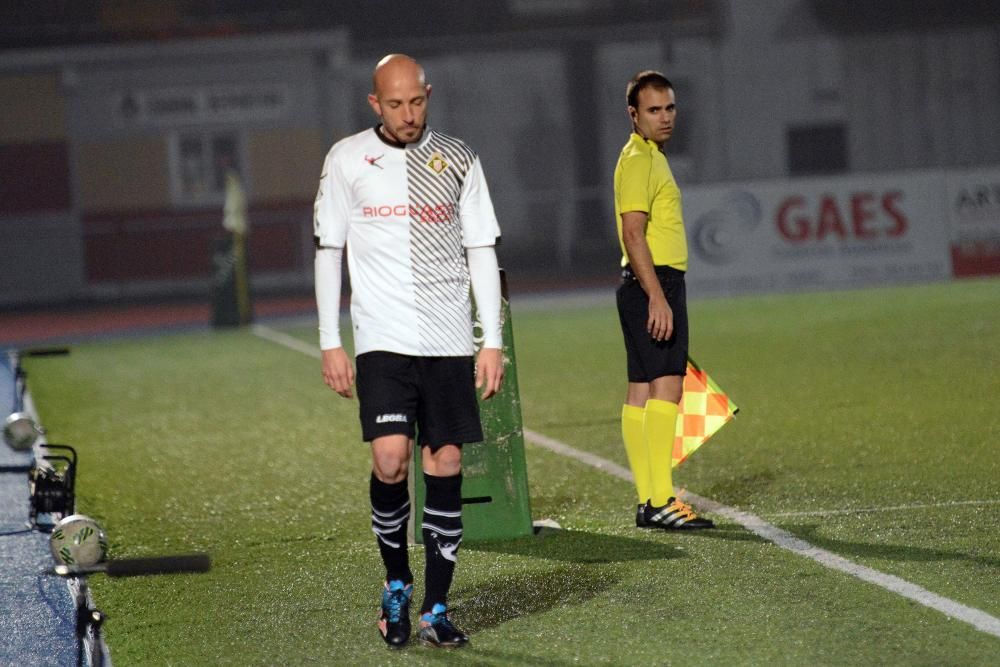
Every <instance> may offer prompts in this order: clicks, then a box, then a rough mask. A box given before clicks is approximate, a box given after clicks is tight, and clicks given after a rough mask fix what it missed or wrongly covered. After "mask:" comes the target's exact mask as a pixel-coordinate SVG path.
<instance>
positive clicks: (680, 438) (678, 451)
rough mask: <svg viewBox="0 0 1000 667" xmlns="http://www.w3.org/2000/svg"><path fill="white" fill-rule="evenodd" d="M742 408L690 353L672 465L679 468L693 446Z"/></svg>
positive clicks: (678, 414) (700, 443) (723, 424)
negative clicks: (737, 405)
mask: <svg viewBox="0 0 1000 667" xmlns="http://www.w3.org/2000/svg"><path fill="white" fill-rule="evenodd" d="M739 410H740V409H739V408H738V407H736V404H735V403H733V402H732V401H731V400H730V398H729V396H728V395H727V394H726V393H725V392H724V391H722V389H720V388H719V385H717V384H715V381H714V380H712V378H710V377H709V376H708V373H706V372H705V371H704V370H702V368H701V367H700V366H698V364H697V363H695V361H694V359H691V358H690V357H688V365H687V375H685V376H684V395H683V396H682V397H681V404H680V406H679V407H678V409H677V437H676V438H675V439H674V451H673V467H675V468H676V467H677V466H679V465H680V464H681V463H683V462H684V461H685V460H687V457H689V456H691V453H692V452H694V450H696V449H698V448H699V447H701V446H702V445H703V444H704V443H705V441H706V440H708V439H709V438H711V437H712V435H713V434H714V433H715V432H716V431H718V430H719V429H720V428H722V427H723V426H725V425H726V424H727V423H728V422H729V421H730V420H732V418H733V415H735V414H736V413H737V412H739Z"/></svg>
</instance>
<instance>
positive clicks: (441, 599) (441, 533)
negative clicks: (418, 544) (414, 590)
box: [420, 473, 462, 613]
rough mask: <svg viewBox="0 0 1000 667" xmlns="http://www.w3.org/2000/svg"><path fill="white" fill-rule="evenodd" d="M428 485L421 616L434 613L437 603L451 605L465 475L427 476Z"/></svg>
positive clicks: (459, 536)
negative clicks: (431, 610)
mask: <svg viewBox="0 0 1000 667" xmlns="http://www.w3.org/2000/svg"><path fill="white" fill-rule="evenodd" d="M424 483H425V484H426V485H427V499H426V502H425V503H424V522H423V526H422V527H421V528H422V530H423V536H424V550H425V553H426V560H425V562H426V567H425V570H424V577H425V585H424V602H423V605H422V606H421V607H420V613H423V612H425V611H430V609H431V608H432V607H433V606H434V605H435V604H436V603H437V604H442V605H447V599H448V589H450V588H451V580H452V578H453V577H454V574H455V563H457V562H458V545H459V544H461V543H462V473H459V474H457V475H453V476H451V477H435V476H434V475H428V474H427V473H424Z"/></svg>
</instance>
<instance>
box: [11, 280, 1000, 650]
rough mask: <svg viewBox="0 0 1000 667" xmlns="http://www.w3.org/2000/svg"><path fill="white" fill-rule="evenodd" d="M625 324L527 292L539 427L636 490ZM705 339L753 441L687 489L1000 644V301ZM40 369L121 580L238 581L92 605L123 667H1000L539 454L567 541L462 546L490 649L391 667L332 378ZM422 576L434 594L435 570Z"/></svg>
mask: <svg viewBox="0 0 1000 667" xmlns="http://www.w3.org/2000/svg"><path fill="white" fill-rule="evenodd" d="M612 303H613V302H612V298H611V295H610V293H609V295H608V299H607V301H606V302H603V303H599V304H596V305H588V306H580V305H577V306H570V305H565V306H553V307H546V308H544V309H542V308H535V307H531V306H530V305H528V303H527V300H526V302H525V304H524V305H523V306H521V305H519V303H518V296H517V295H516V294H515V295H514V297H513V305H514V332H515V344H516V350H517V358H518V374H519V379H520V388H521V398H522V403H523V416H524V423H525V426H526V427H527V428H529V429H532V430H534V431H538V432H541V433H543V434H545V435H547V436H549V437H552V438H555V439H558V440H560V441H563V442H565V443H567V444H570V445H572V446H573V447H576V448H577V449H580V450H584V451H587V452H592V453H594V454H597V455H599V456H602V457H605V458H607V459H610V460H612V461H615V462H617V463H619V464H620V465H623V466H625V465H627V464H626V459H625V454H624V450H623V448H622V446H621V444H620V438H619V422H618V416H619V412H620V407H621V400H622V397H623V394H624V359H623V352H622V345H621V342H620V339H619V335H620V334H619V332H618V325H617V320H616V315H615V312H614V308H613V305H612ZM691 322H692V343H693V345H692V354H693V356H694V357H695V358H696V359H697V360H698V361H699V362H700V363H701V364H702V365H703V366H704V367H705V368H706V369H707V370H708V371H709V372H710V373H711V374H712V376H713V377H714V378H715V379H716V380H717V381H718V382H719V384H721V385H722V387H723V388H725V389H726V390H728V391H729V392H730V394H731V395H732V396H733V398H734V400H735V401H736V402H737V403H738V404H739V406H740V407H741V414H740V415H739V416H738V417H737V418H736V420H735V421H734V422H733V423H731V424H729V425H727V426H726V427H725V428H724V429H722V431H720V432H719V433H718V434H717V435H716V437H715V438H713V439H712V440H711V441H710V442H709V443H708V444H706V445H705V446H704V447H703V448H702V449H700V450H699V451H698V452H696V453H695V454H694V455H693V456H692V458H691V459H690V460H689V461H688V462H686V463H685V464H684V465H683V466H682V467H681V468H680V469H678V470H677V471H675V477H674V479H675V483H676V484H677V485H678V486H682V487H686V488H688V489H690V490H691V491H693V492H695V493H697V494H699V495H701V496H706V497H709V498H712V499H714V500H716V501H719V502H721V503H724V504H727V505H730V506H735V507H738V508H740V509H743V510H746V511H749V512H752V513H754V514H756V515H758V516H761V517H763V518H765V519H766V520H768V521H770V522H771V523H773V524H775V525H777V526H779V527H781V528H783V529H785V530H788V531H790V532H791V533H793V534H794V535H796V536H798V537H800V538H803V539H805V540H807V541H809V542H811V543H812V544H814V545H816V546H818V547H821V548H823V549H826V550H829V551H832V552H834V553H836V554H838V555H840V556H843V557H844V558H847V559H850V560H852V561H854V562H856V563H859V564H862V565H866V566H868V567H871V568H875V569H877V570H880V571H882V572H885V573H887V574H891V575H895V576H898V577H901V578H903V579H905V580H907V581H910V582H913V583H915V584H918V585H919V586H922V587H924V588H926V589H928V590H930V591H932V592H934V593H937V594H938V595H942V596H945V597H947V598H950V599H952V600H955V601H957V602H960V603H962V604H964V605H968V606H970V607H974V608H977V609H980V610H982V611H985V612H987V613H988V614H991V615H993V616H1000V531H998V530H997V526H998V525H1000V486H998V480H1000V444H998V443H1000V417H998V411H997V397H998V396H1000V352H998V351H1000V281H997V280H968V281H959V282H953V283H948V284H937V285H925V286H911V287H900V288H886V289H873V290H867V291H850V292H837V293H821V294H796V295H781V296H764V297H743V298H739V299H711V300H701V301H695V302H694V303H693V304H692V305H691ZM286 332H287V333H291V334H293V335H295V336H297V337H300V338H301V339H302V340H304V341H307V342H310V343H312V342H313V341H315V339H316V336H315V334H314V332H313V330H312V329H311V328H309V327H299V328H292V327H289V328H286ZM25 365H26V366H27V369H28V371H29V373H30V380H29V382H30V388H31V390H32V392H33V395H34V399H35V402H36V404H37V405H38V409H39V411H40V414H41V418H42V421H43V423H44V424H45V426H46V427H47V428H48V431H49V440H50V441H51V442H57V443H58V442H63V443H67V444H71V445H74V446H75V447H77V449H78V450H79V454H80V461H81V462H80V469H79V474H78V478H77V484H78V488H77V496H78V510H79V511H82V512H85V513H87V514H90V515H92V516H94V517H95V518H97V519H98V520H99V521H101V522H102V524H103V525H104V527H105V529H106V530H107V532H108V535H109V538H110V551H111V554H112V555H113V556H116V557H136V556H150V555H158V554H169V553H183V552H189V551H195V550H204V551H208V552H210V553H211V555H212V557H213V564H214V567H213V569H212V571H211V572H209V573H206V574H202V575H171V576H160V577H142V578H131V579H108V578H105V577H103V576H100V575H97V576H93V577H91V578H90V579H91V582H90V583H91V588H92V590H93V592H94V595H95V597H96V600H97V604H98V606H99V607H100V608H101V609H102V610H103V611H104V612H105V613H106V614H107V617H108V621H107V623H106V625H105V626H104V629H105V634H106V639H107V642H108V644H109V647H110V650H111V655H112V659H113V660H114V662H115V664H116V665H147V664H149V665H275V664H282V665H300V664H302V665H308V664H318V665H341V664H343V665H360V664H365V665H368V664H389V665H392V664H399V665H402V664H408V665H412V664H475V665H664V664H678V665H730V664H760V665H765V664H768V665H769V664H782V665H802V664H814V665H822V664H849V665H858V664H865V665H873V664H879V665H886V664H898V665H945V664H954V665H986V664H996V661H997V658H998V656H1000V639H998V638H997V637H994V636H991V635H989V634H986V633H983V632H980V631H977V630H976V629H974V628H973V627H972V626H970V625H968V624H967V623H964V622H962V621H959V620H955V619H951V618H949V617H948V616H946V615H944V614H942V613H940V612H938V611H935V610H932V609H928V608H926V607H923V606H921V605H919V604H916V603H914V602H911V601H909V600H906V599H904V598H902V597H899V596H898V595H896V594H893V593H890V592H888V591H886V590H884V589H882V588H879V587H876V586H873V585H871V584H868V583H865V582H863V581H861V580H859V579H856V578H854V577H851V576H848V575H846V574H843V573H840V572H835V571H832V570H829V569H826V568H824V567H822V566H821V565H819V564H817V563H816V562H813V561H811V560H808V559H805V558H802V557H800V556H797V555H794V554H792V553H790V552H788V551H786V550H783V549H780V548H778V547H776V546H774V545H773V544H770V543H769V542H766V541H764V540H762V539H760V538H758V537H756V536H755V535H753V534H751V533H749V532H747V531H746V530H744V529H743V528H742V527H740V526H739V525H737V524H733V523H730V522H727V521H725V520H723V521H720V522H719V523H720V527H719V529H718V530H716V531H713V532H705V533H700V534H681V535H678V534H667V533H663V532H649V531H639V530H636V529H635V528H634V527H632V525H631V524H632V519H633V515H632V513H633V511H634V503H635V500H636V499H635V498H634V493H633V489H632V487H631V485H630V484H628V483H626V482H623V481H621V480H619V479H616V478H614V477H611V476H609V475H607V474H605V473H602V472H600V471H598V470H596V469H593V468H590V467H587V466H585V465H583V464H581V463H577V462H574V461H571V460H568V459H566V458H563V457H561V456H559V455H556V454H554V453H551V452H548V451H545V450H542V449H539V448H537V447H533V446H530V445H529V446H528V448H527V459H528V477H529V485H530V488H531V503H532V513H533V515H534V517H535V518H551V519H555V520H556V521H558V522H559V523H560V524H561V525H562V526H563V528H564V529H565V530H564V531H562V532H559V533H556V534H551V535H547V536H545V537H530V538H525V539H521V540H516V541H507V542H494V543H468V544H465V545H463V548H462V551H461V556H460V564H459V569H458V572H457V576H456V580H455V584H454V587H453V589H452V605H453V608H454V613H453V617H454V619H455V620H456V622H457V623H458V624H459V625H460V626H462V627H464V628H465V629H466V630H467V631H469V632H470V633H471V635H472V643H471V646H469V647H468V648H465V649H462V650H460V651H453V652H447V651H440V650H434V649H429V648H426V647H422V646H419V645H416V644H415V643H414V644H411V646H410V647H409V648H407V649H406V650H404V651H402V652H399V653H394V652H390V651H388V650H387V649H386V648H385V647H384V645H383V644H382V642H381V640H380V639H378V637H377V634H376V629H375V617H376V604H377V596H378V592H379V587H380V583H379V579H380V577H381V570H380V568H381V564H380V561H379V557H378V551H377V549H376V546H375V541H374V538H373V537H372V534H371V531H370V527H369V520H368V510H367V506H368V497H367V483H366V480H367V477H368V474H369V473H368V471H369V454H368V450H367V447H366V446H364V445H363V444H361V443H360V436H359V428H358V425H357V418H356V409H357V404H356V403H355V402H353V401H347V400H344V399H341V398H340V397H338V396H336V395H335V394H333V393H332V392H331V391H330V390H328V389H327V388H326V387H325V386H324V385H323V384H322V381H321V379H320V373H319V365H318V362H317V361H316V360H315V359H313V358H311V357H308V356H306V355H304V354H301V353H299V352H295V351H293V350H290V349H288V348H285V347H281V346H279V345H276V344H274V343H272V342H269V341H267V340H264V339H262V338H259V337H257V336H254V335H253V334H252V333H250V332H249V331H234V332H202V333H188V334H173V335H165V336H161V337H153V338H143V339H134V340H119V341H113V342H102V343H88V344H81V345H78V346H76V347H75V348H74V349H73V352H72V354H71V355H70V356H69V357H64V358H30V359H27V360H26V361H25ZM841 510H850V511H846V512H842V511H841ZM830 511H836V512H835V513H828V512H830ZM411 560H412V564H413V566H414V571H415V572H416V573H418V587H419V580H420V577H419V573H420V572H422V566H423V555H422V548H421V547H413V548H412V550H411ZM419 595H420V592H419V591H418V593H417V596H418V597H419ZM414 613H415V610H414Z"/></svg>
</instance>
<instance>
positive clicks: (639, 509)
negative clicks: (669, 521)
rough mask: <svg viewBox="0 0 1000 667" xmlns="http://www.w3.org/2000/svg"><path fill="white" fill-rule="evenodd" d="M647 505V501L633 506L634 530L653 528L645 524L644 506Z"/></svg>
mask: <svg viewBox="0 0 1000 667" xmlns="http://www.w3.org/2000/svg"><path fill="white" fill-rule="evenodd" d="M648 504H649V501H648V500H647V501H646V502H645V503H642V504H639V505H636V506H635V527H636V528H653V526H651V525H649V524H648V523H646V505H648Z"/></svg>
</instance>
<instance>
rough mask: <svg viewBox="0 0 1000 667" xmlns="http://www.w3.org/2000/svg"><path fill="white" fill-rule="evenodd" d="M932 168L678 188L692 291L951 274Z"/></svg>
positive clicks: (940, 191) (942, 204)
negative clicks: (894, 172)
mask: <svg viewBox="0 0 1000 667" xmlns="http://www.w3.org/2000/svg"><path fill="white" fill-rule="evenodd" d="M942 176H943V174H942V173H941V172H933V173H929V172H905V173H900V174H893V175H885V174H879V175H871V176H850V177H837V178H822V179H820V178H816V179H801V180H798V179H797V180H786V181H756V182H746V183H734V184H726V185H724V186H711V187H687V188H684V189H683V201H684V220H685V224H686V227H687V231H688V243H689V257H690V259H689V271H688V274H687V282H688V286H689V290H690V293H691V295H692V296H708V295H722V294H738V293H743V292H770V291H788V290H798V289H827V288H831V289H835V288H843V287H860V286H865V285H887V284H893V283H902V282H911V281H926V280H945V279H948V278H950V277H951V275H952V270H951V258H950V254H949V230H948V211H947V202H946V195H945V183H944V182H943V178H942Z"/></svg>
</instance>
